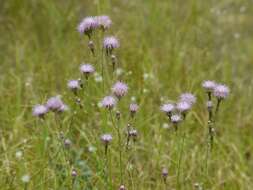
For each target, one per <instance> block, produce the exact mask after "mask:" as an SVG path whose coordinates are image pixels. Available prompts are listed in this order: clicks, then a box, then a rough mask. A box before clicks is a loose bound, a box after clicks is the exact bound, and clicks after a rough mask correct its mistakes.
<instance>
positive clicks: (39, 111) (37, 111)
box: [33, 105, 48, 117]
mask: <svg viewBox="0 0 253 190" xmlns="http://www.w3.org/2000/svg"><path fill="white" fill-rule="evenodd" d="M47 112H48V109H47V107H46V106H44V105H35V106H34V107H33V115H34V116H37V117H44V115H45V114H46V113H47Z"/></svg>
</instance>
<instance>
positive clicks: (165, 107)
mask: <svg viewBox="0 0 253 190" xmlns="http://www.w3.org/2000/svg"><path fill="white" fill-rule="evenodd" d="M174 109H175V106H174V104H163V105H162V106H161V111H163V112H165V113H166V114H170V113H171V112H173V111H174Z"/></svg>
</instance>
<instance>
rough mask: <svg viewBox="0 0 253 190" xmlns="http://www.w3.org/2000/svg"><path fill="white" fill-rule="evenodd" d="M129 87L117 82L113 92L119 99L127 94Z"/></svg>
mask: <svg viewBox="0 0 253 190" xmlns="http://www.w3.org/2000/svg"><path fill="white" fill-rule="evenodd" d="M127 91H128V86H127V85H126V84H125V83H123V82H120V81H118V82H116V83H115V84H114V85H113V87H112V92H113V94H114V95H115V96H116V97H117V98H119V99H120V98H121V97H123V96H125V95H126V94H127Z"/></svg>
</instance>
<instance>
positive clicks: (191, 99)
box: [179, 92, 196, 105]
mask: <svg viewBox="0 0 253 190" xmlns="http://www.w3.org/2000/svg"><path fill="white" fill-rule="evenodd" d="M179 101H180V102H187V103H189V104H191V105H192V104H194V103H195V102H196V97H195V96H194V95H193V94H191V93H188V92H187V93H183V94H181V95H180V100H179Z"/></svg>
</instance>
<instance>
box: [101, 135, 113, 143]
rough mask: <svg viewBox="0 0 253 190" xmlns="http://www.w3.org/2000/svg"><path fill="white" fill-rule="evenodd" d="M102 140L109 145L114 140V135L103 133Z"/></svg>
mask: <svg viewBox="0 0 253 190" xmlns="http://www.w3.org/2000/svg"><path fill="white" fill-rule="evenodd" d="M101 141H102V142H103V143H104V144H105V145H108V144H109V143H110V142H111V141H112V135H111V134H103V135H102V136H101Z"/></svg>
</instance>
